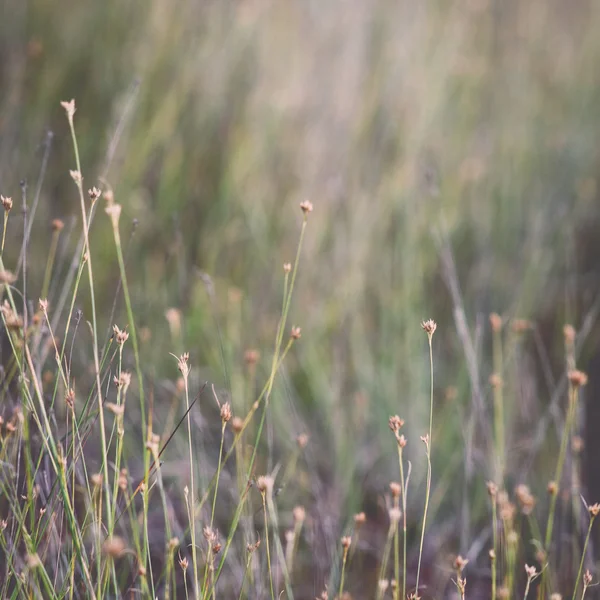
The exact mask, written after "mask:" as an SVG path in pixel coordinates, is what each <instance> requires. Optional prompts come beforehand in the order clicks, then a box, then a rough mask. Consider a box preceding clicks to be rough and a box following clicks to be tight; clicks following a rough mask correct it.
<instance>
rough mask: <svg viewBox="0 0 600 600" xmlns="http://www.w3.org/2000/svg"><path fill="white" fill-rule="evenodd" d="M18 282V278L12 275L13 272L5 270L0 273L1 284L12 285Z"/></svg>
mask: <svg viewBox="0 0 600 600" xmlns="http://www.w3.org/2000/svg"><path fill="white" fill-rule="evenodd" d="M16 280H17V276H16V275H15V274H14V273H12V272H11V271H5V270H1V271H0V284H5V283H7V284H8V285H11V284H12V283H14V282H15V281H16Z"/></svg>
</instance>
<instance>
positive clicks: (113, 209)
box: [104, 202, 121, 227]
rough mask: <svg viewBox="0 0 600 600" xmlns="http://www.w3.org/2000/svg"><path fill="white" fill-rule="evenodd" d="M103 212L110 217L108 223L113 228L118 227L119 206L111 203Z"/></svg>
mask: <svg viewBox="0 0 600 600" xmlns="http://www.w3.org/2000/svg"><path fill="white" fill-rule="evenodd" d="M104 212H105V213H106V214H107V215H108V216H109V217H110V222H111V224H112V226H113V227H118V225H119V219H120V218H121V205H120V204H117V203H116V202H113V203H112V204H108V205H107V206H106V207H105V208H104Z"/></svg>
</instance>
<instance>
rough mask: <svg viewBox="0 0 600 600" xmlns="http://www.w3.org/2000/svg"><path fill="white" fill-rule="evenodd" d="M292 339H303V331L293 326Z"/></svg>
mask: <svg viewBox="0 0 600 600" xmlns="http://www.w3.org/2000/svg"><path fill="white" fill-rule="evenodd" d="M290 335H291V337H292V339H293V340H299V339H300V338H301V337H302V329H300V327H296V326H295V325H293V326H292V332H291V334H290Z"/></svg>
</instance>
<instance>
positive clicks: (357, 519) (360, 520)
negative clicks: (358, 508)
mask: <svg viewBox="0 0 600 600" xmlns="http://www.w3.org/2000/svg"><path fill="white" fill-rule="evenodd" d="M366 521H367V515H365V513H364V512H359V513H356V514H355V515H354V527H356V529H359V528H360V527H362V526H363V525H364V524H365V523H366Z"/></svg>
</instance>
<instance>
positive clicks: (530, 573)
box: [525, 565, 537, 579]
mask: <svg viewBox="0 0 600 600" xmlns="http://www.w3.org/2000/svg"><path fill="white" fill-rule="evenodd" d="M525 573H526V574H527V578H528V579H533V578H534V577H535V576H536V575H537V569H536V568H535V566H533V565H532V566H529V565H525Z"/></svg>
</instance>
